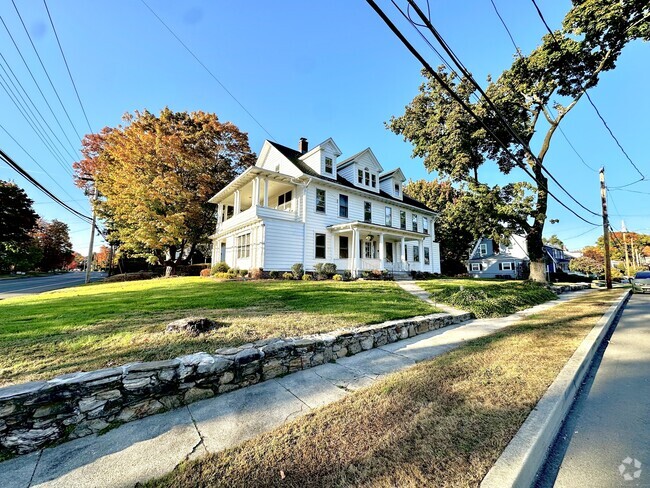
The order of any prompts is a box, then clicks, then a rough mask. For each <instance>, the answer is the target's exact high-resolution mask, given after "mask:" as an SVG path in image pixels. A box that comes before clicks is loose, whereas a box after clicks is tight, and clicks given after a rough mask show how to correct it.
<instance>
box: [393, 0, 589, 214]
mask: <svg viewBox="0 0 650 488" xmlns="http://www.w3.org/2000/svg"><path fill="white" fill-rule="evenodd" d="M407 1H408V3H409V4H410V5H411V6H412V7H413V9H414V10H415V11H416V12H417V14H418V15H419V17H420V18H421V19H422V21H423V22H424V23H425V24H426V26H427V28H428V30H429V31H430V32H431V33H432V34H433V36H434V37H435V38H436V40H437V41H438V42H439V43H440V45H441V46H442V48H443V49H444V50H445V52H446V53H447V54H448V55H449V56H450V58H451V59H452V61H453V62H454V64H455V65H456V66H457V67H458V68H459V69H460V70H461V72H462V73H463V75H464V76H465V77H466V78H467V79H468V80H469V81H470V83H472V85H473V86H474V87H475V88H476V89H477V90H478V91H479V92H480V93H481V95H482V96H483V98H484V99H485V101H486V102H487V103H488V105H489V106H490V107H491V108H492V110H493V112H494V113H495V114H496V115H497V117H498V118H499V119H500V120H501V123H502V125H503V126H504V127H505V128H506V130H507V131H508V133H509V134H510V135H511V136H512V137H513V138H514V139H515V140H516V141H517V142H518V143H519V144H520V145H521V146H522V147H523V148H524V150H525V151H526V152H527V153H528V154H529V155H530V157H531V158H532V159H533V161H534V162H535V164H536V165H537V166H539V167H540V169H541V170H542V171H544V172H545V173H546V174H547V175H548V176H549V177H550V178H551V180H553V181H554V182H555V183H556V184H557V185H558V186H559V187H560V189H562V191H564V193H566V194H567V195H568V196H569V198H571V200H573V201H574V202H575V203H577V204H578V205H579V206H580V207H582V208H583V209H584V210H586V211H587V212H589V213H591V214H592V215H595V216H600V214H599V213H597V212H594V211H593V210H591V209H589V208H588V207H586V206H585V205H583V204H582V203H581V202H580V201H579V200H577V199H576V198H575V197H574V196H573V195H572V194H571V193H570V192H569V191H568V190H567V189H566V188H564V186H562V184H561V183H560V182H559V181H558V180H557V179H556V178H555V176H553V174H552V173H551V172H550V171H549V170H548V169H547V168H546V167H545V166H544V164H543V163H542V161H541V160H540V159H539V158H538V157H537V156H536V155H535V154H534V153H533V151H532V150H531V149H530V146H529V145H528V143H527V142H526V141H524V140H523V139H522V138H521V136H520V135H519V134H518V133H517V132H516V131H515V130H514V129H513V128H512V126H511V125H510V123H509V122H508V121H507V120H506V118H505V116H504V115H503V113H502V112H501V111H500V110H499V109H498V108H497V106H496V105H495V104H494V102H493V101H492V99H491V98H490V97H489V96H488V95H487V93H485V91H484V90H483V88H482V87H481V85H480V84H478V83H477V82H476V80H475V79H474V77H473V76H472V74H471V73H470V72H469V70H468V69H467V68H466V67H465V65H464V64H463V63H462V61H461V60H460V59H459V58H458V56H457V55H456V53H454V51H453V49H451V47H450V46H449V45H448V44H447V42H446V41H445V39H444V38H443V37H442V35H441V34H440V33H439V32H438V30H437V29H436V28H435V27H434V26H433V24H432V23H431V22H430V21H429V19H428V18H427V17H426V16H425V15H424V12H422V10H421V9H420V8H419V7H418V5H417V3H415V1H414V0H407ZM393 4H395V1H394V0H393ZM398 8H399V7H398ZM399 10H400V11H401V9H399ZM415 28H416V29H417V27H415ZM417 30H418V32H419V29H417ZM535 180H536V181H537V183H538V184H539V181H538V180H537V178H535Z"/></svg>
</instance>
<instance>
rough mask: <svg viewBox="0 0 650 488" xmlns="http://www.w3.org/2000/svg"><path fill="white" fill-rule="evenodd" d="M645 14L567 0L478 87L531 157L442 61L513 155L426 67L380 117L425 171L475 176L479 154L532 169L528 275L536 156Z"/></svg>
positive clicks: (638, 34) (536, 255)
mask: <svg viewBox="0 0 650 488" xmlns="http://www.w3.org/2000/svg"><path fill="white" fill-rule="evenodd" d="M648 14H649V13H648V3H647V1H645V0H643V1H641V0H633V1H631V0H628V1H619V0H573V2H572V8H571V9H570V11H569V12H568V13H567V15H566V16H565V18H564V21H563V23H562V28H561V29H559V30H557V31H555V32H554V35H553V36H551V35H550V34H549V35H545V36H544V37H543V39H542V42H541V44H540V45H539V46H538V47H537V48H536V49H534V50H533V51H532V52H531V53H530V54H528V55H527V56H524V55H521V56H519V57H517V59H516V60H515V61H514V62H513V64H512V66H511V67H510V68H509V69H507V70H505V71H504V72H503V73H502V74H501V75H500V76H499V77H498V79H496V80H492V79H488V85H487V87H486V88H485V91H486V93H487V94H488V96H489V97H490V99H491V100H492V101H493V102H494V104H495V105H496V106H497V107H498V109H499V111H500V112H501V114H502V115H503V116H504V117H505V119H506V120H507V121H508V123H509V124H510V126H512V127H513V128H514V130H515V132H516V133H517V134H518V135H519V136H520V137H521V138H522V139H523V141H524V142H525V144H526V145H528V146H531V147H532V148H533V149H532V151H533V155H534V157H533V155H531V154H529V153H527V152H526V150H525V149H524V147H522V145H521V144H520V143H519V141H518V140H517V139H516V138H515V137H514V136H512V135H511V134H510V133H509V132H508V131H507V130H506V129H505V127H504V126H503V124H501V122H500V120H499V118H498V117H497V116H496V115H495V113H494V112H493V111H492V109H491V108H490V107H489V105H488V103H487V102H486V100H485V99H484V97H482V96H481V95H480V94H478V93H477V92H476V90H475V89H474V87H473V86H472V85H471V83H470V82H469V81H468V80H467V79H465V78H461V79H459V78H457V77H456V76H455V75H454V74H453V73H448V72H446V71H445V70H444V69H443V68H440V69H439V74H440V76H441V77H442V78H443V79H444V80H445V81H446V82H447V83H448V84H449V85H451V86H452V87H453V89H454V90H455V91H456V93H457V94H458V95H459V96H460V97H461V98H462V99H463V100H464V101H465V102H466V103H467V105H469V106H471V107H472V108H473V109H474V111H475V112H476V113H477V114H478V115H479V116H481V117H482V118H483V119H484V120H485V122H486V124H487V125H488V126H489V127H490V128H491V129H493V131H494V132H495V133H496V135H497V137H498V138H499V140H500V141H501V142H503V143H504V144H505V146H506V147H508V148H509V149H510V150H511V152H512V153H513V154H514V156H515V161H512V159H511V158H510V157H509V156H508V154H507V152H506V151H505V150H504V148H503V147H502V146H501V145H500V144H499V143H498V142H497V140H495V138H493V137H492V136H491V135H490V134H489V133H488V132H487V131H486V130H485V129H484V128H483V127H482V126H481V125H480V124H479V123H477V122H476V121H475V120H474V119H472V118H471V116H470V115H468V114H467V113H466V112H464V111H463V109H462V108H461V107H460V106H459V104H458V103H457V102H455V101H454V100H453V99H452V98H451V97H450V96H449V95H448V93H447V92H446V91H444V89H443V88H442V87H441V86H440V85H439V84H438V82H437V81H436V80H435V79H434V77H433V76H432V75H431V74H430V73H428V72H426V71H424V72H423V74H424V77H425V82H424V83H423V84H422V85H421V86H420V93H419V94H418V95H417V96H416V97H415V98H414V99H413V100H412V101H411V103H410V104H409V105H408V106H407V107H406V110H405V113H404V115H402V116H400V117H393V118H392V119H391V121H390V122H389V124H388V126H389V128H390V129H391V130H392V131H393V132H395V133H397V134H400V135H402V136H403V137H404V138H405V139H406V140H407V141H410V142H411V143H412V144H413V146H414V149H413V156H415V157H421V158H423V159H424V164H425V166H426V168H427V169H428V170H429V171H437V172H438V173H439V174H440V175H442V176H445V177H449V178H451V179H453V180H455V181H474V182H478V181H479V169H480V167H481V166H482V165H483V164H485V163H486V162H487V161H491V162H493V163H495V164H496V165H497V167H498V168H499V170H500V171H501V172H502V173H504V174H509V173H510V172H511V171H512V170H513V168H515V167H517V166H524V165H525V166H527V167H528V168H529V170H530V171H531V172H532V174H533V175H534V181H533V183H534V184H535V186H536V189H535V196H536V200H535V206H534V208H533V210H532V212H531V213H530V214H529V215H528V219H527V222H526V225H523V228H524V230H525V232H526V235H527V240H528V253H529V255H530V259H531V278H533V279H535V280H538V281H544V280H545V279H546V278H545V272H544V270H545V265H544V252H543V243H542V235H543V231H544V224H545V221H546V218H547V208H548V196H549V195H548V192H547V187H548V184H549V183H548V179H547V176H546V175H545V174H544V172H543V170H542V163H543V162H544V159H545V157H546V155H547V153H548V150H549V148H550V145H551V141H552V139H553V136H554V134H555V132H556V130H557V128H558V126H559V125H560V123H561V122H562V120H563V119H564V118H565V117H566V115H567V114H568V113H569V112H570V111H571V110H572V109H573V108H574V107H575V106H576V104H577V103H578V101H579V100H580V99H581V98H582V97H583V94H584V92H583V88H585V89H590V88H592V87H594V86H596V85H597V84H598V81H599V79H600V76H601V75H602V73H604V72H606V71H609V70H612V69H614V67H615V65H616V60H617V59H618V57H619V55H620V54H621V51H622V49H623V48H624V47H625V45H626V44H628V43H629V42H630V41H633V40H635V39H643V40H648V39H649V38H650V21H649V20H648V19H649V17H648ZM558 44H559V45H558ZM472 95H477V97H478V100H477V101H474V99H473V98H471V96H472ZM549 104H552V105H553V108H554V109H555V113H553V112H552V111H551V110H550V109H549V108H548V106H549ZM534 135H536V137H535V139H533V136H534Z"/></svg>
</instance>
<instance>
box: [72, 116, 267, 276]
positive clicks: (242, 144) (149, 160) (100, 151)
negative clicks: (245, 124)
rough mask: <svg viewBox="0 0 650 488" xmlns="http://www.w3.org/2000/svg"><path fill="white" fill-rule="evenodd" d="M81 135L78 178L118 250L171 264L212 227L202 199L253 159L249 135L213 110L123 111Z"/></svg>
mask: <svg viewBox="0 0 650 488" xmlns="http://www.w3.org/2000/svg"><path fill="white" fill-rule="evenodd" d="M123 120H124V125H120V126H118V127H115V128H105V129H104V130H102V132H101V133H99V134H95V135H88V136H86V137H85V138H84V140H83V150H82V152H83V155H84V159H83V160H81V161H79V162H77V163H76V164H75V171H76V176H77V184H78V185H79V186H82V187H86V189H87V190H89V191H94V190H95V189H96V190H97V191H98V195H99V198H98V200H97V203H96V208H97V211H98V214H99V216H100V217H101V218H103V219H104V220H105V221H106V222H107V225H108V226H109V227H110V228H111V240H112V241H117V242H119V243H120V245H121V250H122V251H126V252H128V253H130V254H132V255H137V256H146V257H148V258H149V259H150V261H152V262H158V263H161V264H162V263H167V264H168V265H169V266H172V267H174V266H175V265H176V264H181V263H184V262H186V261H187V260H188V259H189V258H190V257H191V256H192V254H193V252H194V249H195V248H196V246H197V244H198V243H200V242H202V241H205V240H206V238H207V236H208V234H209V231H210V230H212V229H213V228H214V225H215V223H216V222H215V218H216V215H215V212H216V209H215V206H214V205H211V204H209V203H208V199H209V198H210V197H212V196H213V195H214V194H215V193H217V192H218V191H219V190H221V189H222V188H223V187H224V186H225V185H226V184H227V183H228V182H230V181H231V180H232V179H233V178H234V177H235V176H237V175H238V174H239V173H241V171H243V170H244V169H245V168H247V167H249V166H251V165H252V164H253V163H254V159H255V158H254V154H253V153H252V152H251V150H250V147H249V145H248V136H247V134H246V133H244V132H241V131H240V130H239V129H238V128H237V127H236V126H235V125H234V124H232V123H230V122H220V121H219V119H218V118H217V116H216V115H215V114H210V113H205V112H191V113H188V112H173V111H171V110H169V109H168V108H165V109H164V110H162V111H161V113H160V115H158V116H156V115H154V114H152V113H151V112H148V111H146V110H145V111H144V112H137V111H136V112H135V113H134V114H128V113H127V114H125V115H124V117H123Z"/></svg>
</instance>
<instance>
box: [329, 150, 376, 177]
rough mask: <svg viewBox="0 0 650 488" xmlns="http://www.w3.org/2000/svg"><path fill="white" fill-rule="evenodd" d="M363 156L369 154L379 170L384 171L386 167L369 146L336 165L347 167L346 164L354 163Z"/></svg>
mask: <svg viewBox="0 0 650 488" xmlns="http://www.w3.org/2000/svg"><path fill="white" fill-rule="evenodd" d="M362 156H368V157H369V158H370V161H371V162H372V164H374V165H375V166H376V168H377V172H379V173H381V172H382V171H384V168H382V167H381V164H380V163H379V160H378V159H377V156H375V153H373V152H372V149H370V148H369V147H367V148H365V149H364V150H363V151H359V152H358V153H356V154H354V155H352V156H350V157H349V158H347V159H345V160H344V161H341V162H340V163H339V164H337V165H336V167H337V168H345V167H346V166H348V165H350V164H352V163H354V162H355V161H358V160H359V159H360V158H361V157H362Z"/></svg>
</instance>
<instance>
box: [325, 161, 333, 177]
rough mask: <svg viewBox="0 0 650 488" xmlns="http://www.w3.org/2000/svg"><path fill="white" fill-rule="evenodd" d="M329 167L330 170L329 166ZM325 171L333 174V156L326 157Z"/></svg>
mask: <svg viewBox="0 0 650 488" xmlns="http://www.w3.org/2000/svg"><path fill="white" fill-rule="evenodd" d="M328 167H329V171H328V170H327V168H328ZM325 173H327V174H329V175H332V174H334V161H332V158H325Z"/></svg>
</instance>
